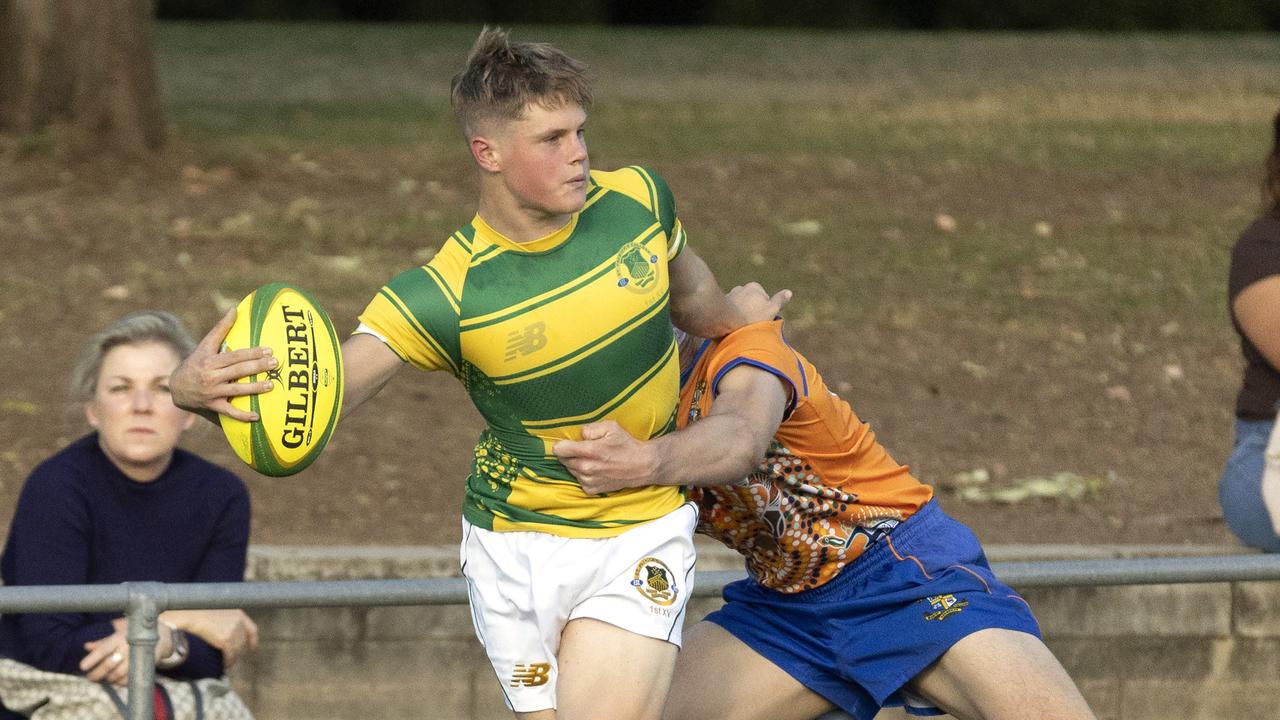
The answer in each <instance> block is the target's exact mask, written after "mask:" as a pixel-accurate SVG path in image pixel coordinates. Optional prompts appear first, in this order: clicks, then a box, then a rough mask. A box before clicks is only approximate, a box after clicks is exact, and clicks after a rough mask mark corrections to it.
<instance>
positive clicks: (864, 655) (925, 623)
mask: <svg viewBox="0 0 1280 720" xmlns="http://www.w3.org/2000/svg"><path fill="white" fill-rule="evenodd" d="M724 599H725V604H724V606H723V607H722V608H721V609H719V610H717V611H715V612H713V613H711V614H710V615H708V616H707V617H706V619H707V620H710V621H711V622H714V623H716V624H717V625H719V626H721V627H723V628H724V629H725V630H727V631H729V632H730V633H732V634H733V635H734V636H735V637H737V638H738V639H739V640H741V641H742V642H744V643H746V644H747V645H748V646H750V647H751V648H752V649H753V650H755V651H756V652H758V653H760V654H761V655H762V656H764V657H765V658H767V659H768V660H769V661H770V662H772V663H773V664H775V665H777V666H778V667H779V668H781V669H782V670H784V671H786V672H787V673H788V674H789V675H791V676H792V677H794V678H795V679H796V680H798V681H799V682H800V683H801V684H803V685H804V686H805V687H807V688H809V689H810V690H813V691H814V692H816V693H818V694H819V695H821V696H823V697H825V698H826V699H828V700H830V701H831V702H832V703H834V704H835V705H837V706H839V707H840V708H841V709H842V710H844V711H845V712H847V713H849V714H850V715H852V716H853V717H855V718H858V720H871V718H873V717H875V715H876V713H877V712H878V711H879V710H880V708H881V707H895V706H904V705H905V706H906V710H907V712H909V713H912V714H915V715H939V714H942V713H941V711H939V710H938V709H937V708H934V707H932V706H930V705H928V703H927V702H924V701H923V700H921V699H919V698H916V697H908V694H907V693H905V692H903V685H905V684H906V683H907V682H908V681H910V680H911V679H912V678H914V677H915V676H916V675H918V674H920V672H921V671H922V670H924V669H925V668H926V667H927V666H928V665H929V664H931V663H932V662H933V661H935V660H937V659H938V658H939V657H941V656H942V654H943V653H945V652H946V651H947V650H948V649H949V648H950V647H951V646H952V645H955V644H956V643H957V642H959V641H960V640H961V639H962V638H964V637H965V636H967V635H969V634H971V633H974V632H977V631H979V630H984V629H987V628H1003V629H1008V630H1017V631H1021V632H1026V633H1030V634H1032V635H1035V636H1036V637H1040V628H1039V626H1038V625H1037V624H1036V620H1035V618H1034V617H1033V616H1032V614H1031V609H1030V608H1029V607H1028V606H1027V603H1026V601H1024V600H1023V599H1022V598H1021V597H1019V596H1018V594H1017V593H1015V592H1014V591H1013V590H1012V589H1010V588H1009V587H1008V586H1006V585H1005V584H1004V583H1002V582H1000V581H999V580H997V579H996V577H995V575H993V574H992V572H991V568H990V567H989V566H988V564H987V558H986V555H985V554H984V553H983V552H982V546H981V545H979V543H978V539H977V537H976V536H974V534H973V532H972V531H970V530H969V528H967V527H965V525H964V524H962V523H960V522H959V521H957V520H955V519H953V518H951V517H950V516H948V515H947V514H946V513H944V512H943V511H942V509H941V508H940V507H938V504H937V502H936V501H930V502H929V503H928V504H926V505H925V506H924V507H923V508H921V509H920V510H919V511H918V512H917V513H916V514H915V515H912V516H911V517H910V518H908V519H907V520H906V522H904V523H902V524H901V525H899V526H898V527H896V528H894V529H893V532H891V533H890V534H889V535H888V536H886V537H885V538H884V539H882V540H880V541H879V542H877V543H876V544H874V545H873V546H871V547H870V548H868V549H867V551H866V552H865V553H863V554H862V556H861V557H859V558H858V559H857V560H855V561H854V562H853V564H852V565H849V566H848V567H846V568H844V569H843V570H841V572H840V574H839V575H837V576H836V577H834V578H832V579H831V580H830V581H828V582H827V583H826V584H824V585H822V586H819V587H817V588H814V589H812V590H806V591H803V592H799V593H790V594H787V593H779V592H776V591H774V590H770V589H767V588H765V587H762V586H761V585H760V584H758V583H757V582H755V581H754V580H752V579H750V578H748V579H746V580H740V581H738V582H735V583H731V584H729V585H728V586H726V587H725V589H724Z"/></svg>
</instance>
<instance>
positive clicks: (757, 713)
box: [662, 622, 833, 720]
mask: <svg viewBox="0 0 1280 720" xmlns="http://www.w3.org/2000/svg"><path fill="white" fill-rule="evenodd" d="M832 707H833V705H832V704H831V703H830V702H828V701H827V700H826V699H825V698H823V697H822V696H821V695H818V694H817V693H815V692H813V691H812V690H809V689H808V688H806V687H805V686H804V685H801V684H800V682H799V681H798V680H796V679H795V678H793V677H791V676H790V675H788V674H787V673H786V672H784V671H783V670H782V669H781V668H779V667H778V666H777V665H774V664H773V663H772V662H769V661H768V660H766V659H765V658H764V657H762V656H761V655H760V654H758V653H757V652H756V651H754V650H752V649H751V648H750V647H748V646H747V645H746V644H745V643H743V642H742V641H741V640H739V639H738V638H736V637H734V636H733V635H732V634H731V633H730V632H729V631H727V630H725V629H724V628H722V627H720V626H719V625H716V624H715V623H712V622H700V623H698V624H697V625H695V626H693V627H692V628H690V629H689V630H688V631H687V632H686V633H685V640H684V647H683V648H682V649H681V650H680V654H679V656H678V657H677V658H676V664H675V674H674V675H673V676H672V680H671V692H670V694H669V695H668V696H667V706H666V710H665V712H664V713H663V714H662V717H663V720H813V718H816V717H818V716H819V715H821V714H822V713H824V712H826V711H828V710H830V709H832Z"/></svg>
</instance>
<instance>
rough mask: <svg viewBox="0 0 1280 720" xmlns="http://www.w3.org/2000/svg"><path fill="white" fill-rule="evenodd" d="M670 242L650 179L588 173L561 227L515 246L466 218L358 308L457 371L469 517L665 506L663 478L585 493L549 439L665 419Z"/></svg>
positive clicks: (583, 529)
mask: <svg viewBox="0 0 1280 720" xmlns="http://www.w3.org/2000/svg"><path fill="white" fill-rule="evenodd" d="M684 244H685V236H684V230H683V228H682V227H681V225H680V222H679V220H677V219H676V216H675V205H674V202H673V200H672V198H671V194H670V191H669V190H668V189H667V187H666V185H665V183H663V182H662V180H661V179H660V178H658V177H657V176H656V175H654V174H653V173H651V172H649V171H647V170H645V169H643V168H638V167H631V168H624V169H622V170H618V171H615V172H595V173H592V184H591V187H590V188H589V190H588V193H587V200H586V204H585V205H584V207H583V209H582V210H581V211H579V212H578V213H576V214H575V215H574V216H573V218H572V220H571V221H570V222H569V224H568V225H566V226H565V227H564V228H563V229H562V230H560V231H558V232H556V233H554V234H552V235H550V236H547V237H545V238H541V239H538V240H535V241H533V242H529V243H523V244H517V243H514V242H512V241H511V240H509V239H507V238H505V237H503V236H502V235H501V234H499V233H498V232H497V231H495V230H494V229H493V228H491V227H490V226H488V225H487V224H486V223H485V222H484V220H483V219H481V218H480V217H479V216H477V217H476V218H475V219H474V220H473V221H472V222H471V224H470V225H468V226H467V227H465V228H462V229H461V230H459V231H458V232H456V233H454V234H453V236H452V237H451V238H450V239H449V241H448V242H447V243H446V244H445V245H444V246H443V247H442V248H441V250H440V251H439V253H437V254H436V257H435V258H433V259H432V260H431V262H429V263H428V264H427V265H425V266H423V267H419V268H414V269H412V270H409V271H407V272H405V273H402V274H401V275H399V276H397V277H396V278H394V279H392V280H391V282H389V283H388V284H387V285H386V286H385V287H384V288H383V289H382V290H381V291H380V292H379V293H378V295H377V296H376V297H375V298H374V299H373V301H372V302H370V304H369V306H368V308H366V309H365V311H364V313H363V314H362V315H361V317H360V320H361V322H362V323H363V324H364V325H365V326H366V327H367V328H369V329H370V330H372V331H373V332H375V333H377V334H378V335H379V336H380V337H382V338H383V339H384V340H385V341H386V342H387V344H388V346H389V347H391V349H392V350H393V351H395V352H396V353H397V354H398V355H399V356H400V357H401V358H402V359H404V360H405V361H407V362H409V363H412V364H413V365H415V366H417V367H419V368H422V369H424V370H444V371H447V372H450V373H451V374H453V375H454V376H456V377H457V378H458V379H459V380H460V381H461V382H462V384H463V386H464V387H465V388H466V390H467V392H468V393H469V395H470V396H471V399H472V402H473V403H474V404H475V406H476V408H477V409H478V410H479V411H480V413H481V415H483V416H484V419H485V421H486V423H487V427H486V428H485V430H484V431H483V433H482V434H481V437H480V438H479V441H478V442H477V443H476V447H475V454H474V461H473V464H472V470H471V473H470V475H469V476H468V478H467V484H466V496H465V501H464V505H463V514H464V516H465V517H466V518H467V519H468V520H469V521H470V522H471V523H473V524H475V525H477V526H479V527H484V528H488V529H492V530H499V531H505V530H538V531H542V532H549V533H553V534H558V535H565V536H570V537H602V536H609V535H616V534H618V533H620V532H622V531H623V530H625V529H626V528H627V527H630V526H632V525H634V524H636V523H641V522H645V521H648V520H652V519H654V518H657V517H661V516H662V515H665V514H667V513H668V512H671V511H672V510H674V509H676V508H677V507H679V506H680V504H681V502H682V501H683V496H682V493H681V490H680V489H679V488H672V487H661V488H658V487H649V488H637V489H633V490H627V491H622V492H617V493H610V494H609V495H607V496H602V497H595V496H588V495H586V494H585V493H583V492H582V489H581V487H580V486H579V485H578V483H577V481H576V480H575V479H574V478H573V476H572V475H571V474H570V473H569V472H568V471H567V470H566V469H565V468H564V466H562V465H561V464H560V463H559V462H558V461H557V460H556V458H555V455H554V454H553V453H552V451H551V447H552V445H554V443H555V442H557V441H559V440H562V439H578V438H580V437H581V427H582V426H583V425H585V424H587V423H591V422H596V421H599V420H604V419H612V420H615V421H617V422H618V423H619V424H620V425H622V426H623V427H624V428H626V429H627V430H628V431H629V432H631V433H632V434H633V435H635V436H637V437H641V438H650V437H654V436H657V435H660V434H662V433H665V432H668V431H670V430H672V429H673V428H674V427H675V409H676V402H677V399H678V392H679V387H678V386H679V367H678V364H679V360H678V358H677V356H676V346H675V342H674V337H673V334H672V329H671V319H670V312H669V307H668V305H669V293H670V285H669V272H668V264H669V262H670V261H671V260H672V259H674V258H675V257H676V256H677V255H678V254H679V253H680V251H681V250H682V249H683V247H684Z"/></svg>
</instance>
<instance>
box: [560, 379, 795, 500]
mask: <svg viewBox="0 0 1280 720" xmlns="http://www.w3.org/2000/svg"><path fill="white" fill-rule="evenodd" d="M719 387H720V390H721V392H720V394H719V395H718V396H717V399H716V401H715V404H714V405H713V406H712V408H711V411H710V413H708V414H707V416H706V417H705V418H703V419H702V420H699V421H698V422H695V423H693V424H692V425H690V426H689V427H686V428H684V429H683V430H679V431H677V432H674V433H671V434H669V435H664V436H662V437H659V438H655V439H652V440H639V439H637V438H634V437H632V436H631V435H630V434H629V433H627V431H626V430H624V429H623V428H622V427H621V426H620V425H618V424H617V423H616V422H614V421H612V420H606V421H604V422H600V423H593V424H591V425H587V426H584V427H583V428H582V440H580V441H574V440H562V441H560V442H558V443H556V445H555V447H554V448H553V450H554V452H555V454H556V457H557V458H559V460H560V462H561V463H563V464H564V466H565V467H566V468H568V469H569V472H571V473H573V476H574V477H575V478H577V479H578V482H580V483H582V489H583V491H584V492H586V493H588V494H591V495H599V494H601V493H606V492H613V491H616V490H623V489H626V488H633V487H644V486H647V485H717V484H724V483H730V482H736V481H738V480H741V479H743V478H744V477H746V476H747V475H749V474H750V473H751V472H752V470H754V469H755V467H756V464H757V463H759V462H760V460H761V459H762V458H763V457H764V455H765V451H766V450H768V448H769V443H770V441H771V440H772V438H773V434H774V432H776V431H777V429H778V425H779V423H781V422H782V418H783V415H784V414H785V412H786V404H787V391H786V389H785V388H784V386H783V385H782V384H781V383H780V382H779V381H778V379H777V378H776V377H774V376H773V375H772V374H770V373H768V372H766V371H764V370H761V369H758V368H755V367H752V366H750V365H739V366H737V367H735V368H733V369H731V370H729V371H728V372H727V373H725V375H724V377H722V378H721V381H720V386H719Z"/></svg>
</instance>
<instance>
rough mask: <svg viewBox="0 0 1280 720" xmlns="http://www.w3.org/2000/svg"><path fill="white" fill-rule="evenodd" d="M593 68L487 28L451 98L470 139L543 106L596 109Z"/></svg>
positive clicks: (547, 47)
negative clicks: (484, 126)
mask: <svg viewBox="0 0 1280 720" xmlns="http://www.w3.org/2000/svg"><path fill="white" fill-rule="evenodd" d="M586 71H587V66H586V65H585V64H583V63H582V62H579V61H578V60H574V59H573V58H571V57H569V56H568V55H566V54H565V53H564V52H563V51H562V50H560V49H559V48H557V47H555V46H554V45H550V44H548V43H513V42H511V40H510V38H509V37H508V32H507V31H506V30H503V29H501V28H489V27H488V26H486V27H485V28H484V29H483V30H481V31H480V36H479V37H477V38H476V42H475V44H474V45H472V46H471V54H470V55H468V56H467V64H466V66H465V67H463V69H462V72H460V73H458V74H457V75H455V76H454V77H453V82H452V83H451V85H450V91H449V99H450V102H451V103H452V105H453V113H454V115H455V116H456V117H457V119H458V123H459V124H460V125H462V132H463V133H464V134H466V136H467V137H468V138H470V137H472V136H473V135H475V133H476V132H477V129H476V127H477V125H479V124H480V123H483V122H485V121H492V120H518V119H520V118H521V117H522V116H523V114H524V109H525V108H526V107H528V106H529V105H530V104H533V103H538V104H540V105H543V106H545V107H549V108H558V107H561V106H562V105H564V104H566V103H573V104H576V105H578V106H580V107H583V108H587V107H590V106H591V83H590V82H589V81H588V80H587V76H586Z"/></svg>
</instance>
